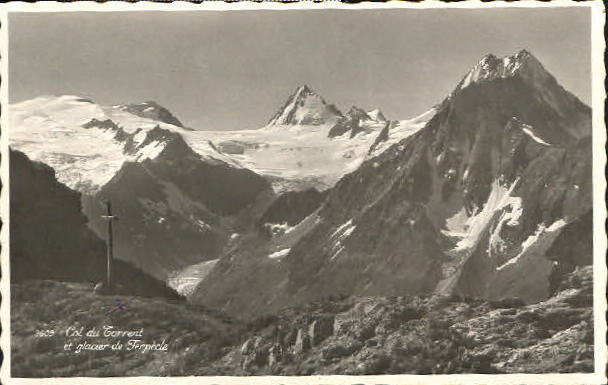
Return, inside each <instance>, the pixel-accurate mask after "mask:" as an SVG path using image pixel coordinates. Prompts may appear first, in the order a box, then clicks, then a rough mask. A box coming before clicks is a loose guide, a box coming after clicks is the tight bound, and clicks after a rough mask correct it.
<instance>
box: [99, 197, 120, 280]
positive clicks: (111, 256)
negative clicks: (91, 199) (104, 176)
mask: <svg viewBox="0 0 608 385" xmlns="http://www.w3.org/2000/svg"><path fill="white" fill-rule="evenodd" d="M106 209H107V214H106V215H102V216H101V217H102V218H103V219H105V220H106V221H108V238H107V239H106V250H107V252H108V260H107V267H106V285H107V287H108V289H109V288H111V287H112V262H113V260H114V253H113V250H112V248H113V243H112V222H113V221H115V220H118V217H117V216H115V215H112V203H111V202H110V201H107V202H106Z"/></svg>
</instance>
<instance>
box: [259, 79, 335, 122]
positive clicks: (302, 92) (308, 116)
mask: <svg viewBox="0 0 608 385" xmlns="http://www.w3.org/2000/svg"><path fill="white" fill-rule="evenodd" d="M340 117H342V113H341V112H340V111H339V110H338V109H337V108H336V107H335V106H334V105H333V104H327V103H326V102H325V100H324V99H323V98H322V97H321V96H319V95H318V94H316V93H315V92H314V91H313V90H312V89H311V88H310V87H308V86H307V85H303V86H300V87H298V89H297V90H296V92H294V93H293V94H292V95H291V96H290V97H289V98H288V99H287V102H286V103H285V105H284V106H283V107H282V108H281V109H280V110H279V111H278V112H277V113H276V114H275V115H274V116H273V117H272V119H270V121H269V122H268V125H269V126H283V125H290V126H291V125H313V126H318V125H322V124H325V123H329V122H331V121H335V120H336V119H338V118H340Z"/></svg>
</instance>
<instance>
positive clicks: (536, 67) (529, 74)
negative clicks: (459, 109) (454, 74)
mask: <svg viewBox="0 0 608 385" xmlns="http://www.w3.org/2000/svg"><path fill="white" fill-rule="evenodd" d="M515 76H521V77H524V78H526V79H539V80H541V79H546V78H548V77H550V76H551V75H550V74H549V73H548V72H547V71H546V70H545V68H544V67H543V65H542V64H541V63H540V61H539V60H538V59H537V58H536V57H534V55H532V54H531V53H530V52H529V51H527V50H525V49H522V50H520V51H518V52H517V53H515V54H513V55H510V56H505V57H502V58H499V57H497V56H496V55H494V54H491V53H490V54H488V55H485V56H484V57H483V58H482V59H481V60H480V61H479V62H478V63H477V64H476V65H475V66H474V67H473V68H472V69H471V70H470V71H469V72H468V73H467V75H466V76H465V77H464V78H463V79H462V80H461V81H460V83H459V84H458V87H457V88H456V90H461V89H464V88H466V87H468V86H470V85H471V84H478V83H483V82H486V81H491V80H494V79H501V78H502V79H505V78H510V77H515Z"/></svg>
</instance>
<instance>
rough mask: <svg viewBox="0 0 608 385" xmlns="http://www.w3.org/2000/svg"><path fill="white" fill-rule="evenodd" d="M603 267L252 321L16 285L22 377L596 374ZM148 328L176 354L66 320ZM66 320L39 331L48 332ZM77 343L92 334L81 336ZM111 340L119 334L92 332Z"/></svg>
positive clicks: (60, 287) (66, 288)
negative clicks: (541, 294)
mask: <svg viewBox="0 0 608 385" xmlns="http://www.w3.org/2000/svg"><path fill="white" fill-rule="evenodd" d="M592 286H593V285H592V269H591V267H586V268H581V269H576V270H575V271H574V272H572V273H569V274H567V275H566V276H564V277H563V279H562V280H561V281H560V282H559V284H558V286H557V287H556V292H555V293H554V294H555V295H554V296H553V297H552V298H551V299H549V300H547V301H543V302H540V303H537V304H534V305H528V306H525V305H523V303H522V302H521V301H520V300H516V299H511V300H502V301H482V300H474V299H467V298H460V297H457V296H451V297H429V298H422V297H415V296H400V297H373V298H371V297H355V298H349V299H340V298H334V299H326V300H324V301H321V302H316V303H311V304H309V305H307V306H305V307H298V308H291V309H287V310H284V311H282V312H280V313H279V314H277V315H275V316H266V317H261V318H258V319H256V320H254V321H252V322H249V323H243V322H234V321H231V320H229V319H227V318H225V317H223V316H221V315H220V314H218V313H215V312H209V311H208V310H204V309H199V308H191V307H186V306H185V305H184V304H173V303H167V302H166V301H162V300H157V299H144V298H138V297H125V298H124V300H125V302H126V306H125V310H115V311H111V310H112V309H113V308H115V306H116V302H115V300H116V299H115V297H113V296H98V295H95V294H93V291H92V289H91V287H90V286H87V285H83V284H73V283H59V282H52V281H29V282H24V283H20V284H14V285H13V286H12V288H11V301H12V304H11V305H12V309H11V310H12V318H11V322H12V334H13V335H12V338H13V343H12V344H11V346H12V356H13V361H12V362H13V364H12V370H13V376H17V377H19V376H25V377H51V376H52V377H61V376H101V377H107V376H141V375H145V376H188V375H269V374H274V375H311V374H404V373H410V374H430V373H556V372H560V373H573V372H591V371H593V317H592V302H593V301H592ZM70 325H79V326H85V327H86V328H90V327H93V326H97V327H102V325H113V326H114V327H115V328H116V329H120V330H123V329H124V330H130V329H139V328H143V329H144V332H143V338H142V340H144V341H145V342H146V343H150V342H152V341H154V340H156V342H160V341H161V340H164V341H166V343H167V351H149V352H146V353H142V352H137V351H126V350H125V351H119V352H116V351H114V352H113V351H84V352H81V353H78V354H76V353H73V352H72V353H69V352H65V351H63V345H64V343H65V342H66V338H65V336H64V335H61V332H64V331H65V329H66V328H67V327H68V326H70ZM40 328H43V329H50V328H52V329H54V330H57V331H58V334H57V335H55V336H54V337H50V338H35V337H34V336H33V335H34V333H35V330H36V329H40ZM72 340H73V342H74V343H75V344H77V343H82V342H84V341H86V340H87V338H84V337H83V338H73V339H72ZM88 340H89V342H96V343H106V342H108V341H112V339H109V338H99V339H97V338H95V339H93V340H94V341H93V340H92V339H91V338H88Z"/></svg>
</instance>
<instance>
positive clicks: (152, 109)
mask: <svg viewBox="0 0 608 385" xmlns="http://www.w3.org/2000/svg"><path fill="white" fill-rule="evenodd" d="M122 109H123V110H125V111H127V112H129V113H131V114H133V115H136V116H139V117H141V118H148V119H153V120H158V121H160V122H164V123H167V124H172V125H174V126H177V127H184V126H183V124H182V122H180V121H179V119H177V117H175V116H174V115H173V114H172V113H171V112H170V111H169V110H168V109H166V108H165V107H163V106H161V105H160V104H158V103H156V102H155V101H145V102H142V103H132V104H127V105H124V106H122Z"/></svg>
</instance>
